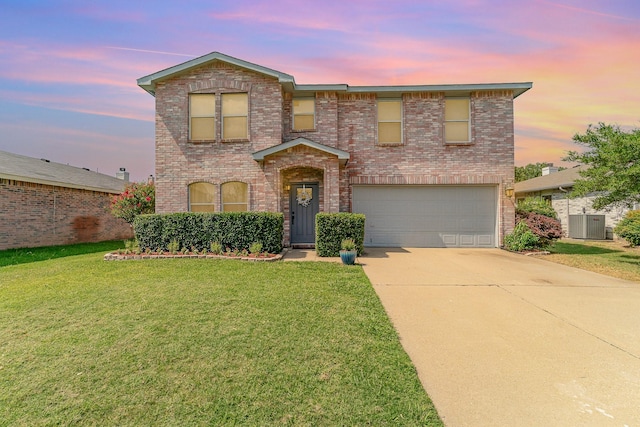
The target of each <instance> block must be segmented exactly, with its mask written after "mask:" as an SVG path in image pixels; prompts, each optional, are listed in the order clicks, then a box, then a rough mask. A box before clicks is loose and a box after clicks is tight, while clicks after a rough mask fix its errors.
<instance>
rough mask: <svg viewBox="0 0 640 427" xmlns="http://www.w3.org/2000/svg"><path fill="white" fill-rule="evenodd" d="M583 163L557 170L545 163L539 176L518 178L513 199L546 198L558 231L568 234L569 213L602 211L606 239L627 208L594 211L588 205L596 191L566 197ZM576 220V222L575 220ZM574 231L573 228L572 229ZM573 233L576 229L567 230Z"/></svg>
mask: <svg viewBox="0 0 640 427" xmlns="http://www.w3.org/2000/svg"><path fill="white" fill-rule="evenodd" d="M586 167H587V166H576V167H573V168H570V169H564V170H561V171H558V168H556V167H553V166H551V167H545V168H543V170H542V176H538V177H536V178H531V179H528V180H526V181H521V182H518V183H516V184H515V185H514V192H515V197H516V201H517V202H519V201H521V200H524V199H525V198H526V197H541V198H543V199H545V200H547V201H548V202H549V203H550V204H551V206H553V209H555V211H556V212H557V214H558V219H559V220H560V222H561V224H562V231H563V232H564V234H565V235H566V236H569V235H570V233H569V222H570V221H569V215H583V214H587V215H604V218H605V231H606V237H607V238H608V239H611V238H613V228H614V227H615V226H616V224H618V222H619V221H620V220H621V219H622V218H624V216H625V215H626V213H627V212H628V211H629V209H627V208H623V207H614V208H611V209H610V210H602V211H597V210H595V209H593V208H592V204H593V201H594V200H595V198H596V197H597V194H590V195H588V196H585V197H576V198H569V197H568V194H569V193H570V192H571V191H572V190H573V184H574V183H575V181H576V179H579V178H580V171H581V170H584V169H585V168H586ZM578 224H579V223H578ZM572 231H574V230H572ZM571 234H572V235H573V234H576V233H571Z"/></svg>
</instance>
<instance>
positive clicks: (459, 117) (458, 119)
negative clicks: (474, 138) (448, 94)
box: [444, 98, 471, 144]
mask: <svg viewBox="0 0 640 427" xmlns="http://www.w3.org/2000/svg"><path fill="white" fill-rule="evenodd" d="M469 117H470V114H469V99H468V98H449V99H445V101H444V140H445V142H448V143H453V144H456V143H465V142H470V141H471V137H470V134H471V132H470V126H469V124H470V120H469Z"/></svg>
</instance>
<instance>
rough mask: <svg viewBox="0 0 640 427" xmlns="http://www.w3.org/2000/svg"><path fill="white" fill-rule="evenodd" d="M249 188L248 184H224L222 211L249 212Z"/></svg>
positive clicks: (235, 182) (233, 182)
mask: <svg viewBox="0 0 640 427" xmlns="http://www.w3.org/2000/svg"><path fill="white" fill-rule="evenodd" d="M248 187H249V186H248V185H247V184H246V183H244V182H239V181H232V182H225V183H224V184H222V211H223V212H244V211H247V210H249V209H248V207H249V203H248V200H249V191H248Z"/></svg>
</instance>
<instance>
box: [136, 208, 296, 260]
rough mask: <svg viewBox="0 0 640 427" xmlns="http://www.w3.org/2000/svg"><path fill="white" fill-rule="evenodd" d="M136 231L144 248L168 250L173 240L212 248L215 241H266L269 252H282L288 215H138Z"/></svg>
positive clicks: (228, 244)
mask: <svg viewBox="0 0 640 427" xmlns="http://www.w3.org/2000/svg"><path fill="white" fill-rule="evenodd" d="M133 230H134V232H135V235H136V238H137V239H138V242H139V244H140V248H141V249H142V250H146V249H151V250H157V249H162V250H168V245H169V243H171V242H172V241H174V240H175V241H177V242H178V243H179V245H180V248H188V249H191V248H192V247H195V248H196V249H197V250H199V251H201V250H203V249H208V248H209V247H210V245H211V242H218V243H220V244H221V245H222V248H223V249H225V248H230V249H233V250H235V249H237V250H244V249H247V250H248V249H249V245H251V244H252V243H254V242H260V243H262V247H263V250H264V251H266V252H269V253H280V252H282V238H283V233H284V217H283V215H282V214H281V213H274V212H215V213H203V212H182V213H172V214H151V215H138V216H137V217H136V219H135V220H134V222H133Z"/></svg>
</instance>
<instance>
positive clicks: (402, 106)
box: [376, 98, 404, 146]
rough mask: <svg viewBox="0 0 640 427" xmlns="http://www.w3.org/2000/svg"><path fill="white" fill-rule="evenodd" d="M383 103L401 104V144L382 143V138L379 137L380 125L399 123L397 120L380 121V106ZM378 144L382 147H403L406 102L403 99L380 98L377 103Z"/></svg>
mask: <svg viewBox="0 0 640 427" xmlns="http://www.w3.org/2000/svg"><path fill="white" fill-rule="evenodd" d="M381 102H399V103H400V142H380V136H379V135H378V131H379V127H380V126H379V124H380V123H398V121H397V120H380V116H379V114H378V105H379V104H380V103H381ZM376 142H377V144H378V145H381V146H388V145H403V144H404V102H402V98H379V99H378V100H377V102H376Z"/></svg>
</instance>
